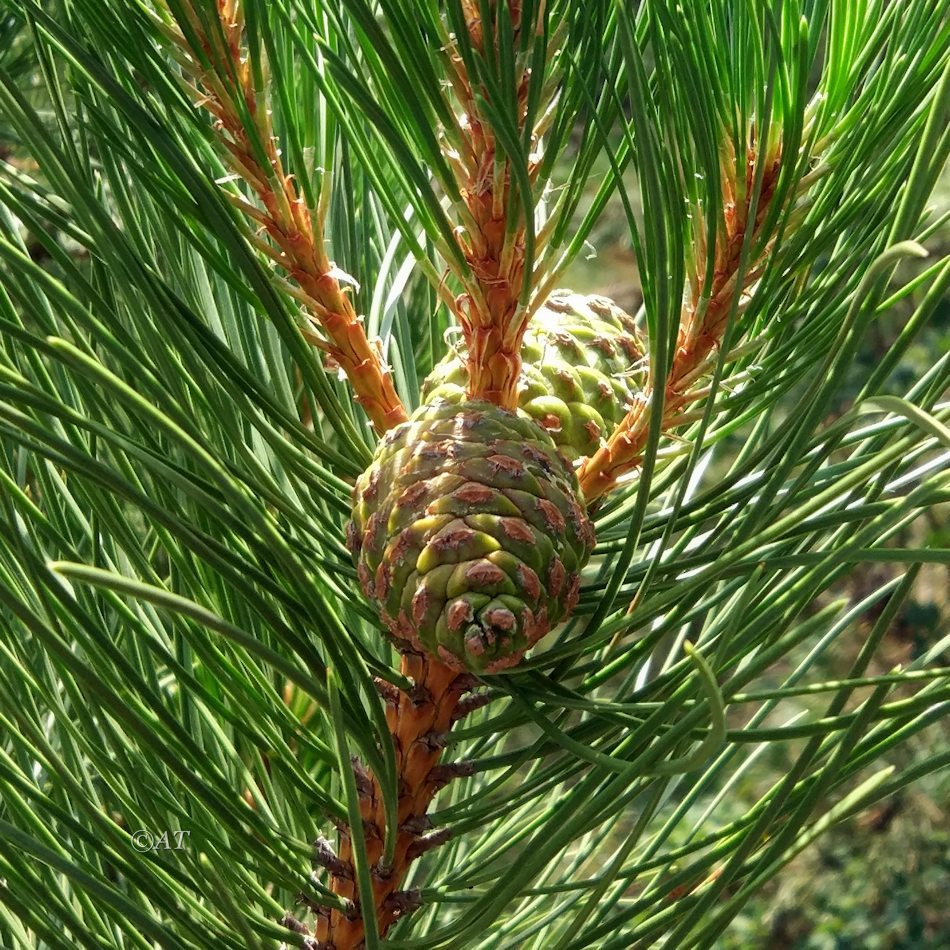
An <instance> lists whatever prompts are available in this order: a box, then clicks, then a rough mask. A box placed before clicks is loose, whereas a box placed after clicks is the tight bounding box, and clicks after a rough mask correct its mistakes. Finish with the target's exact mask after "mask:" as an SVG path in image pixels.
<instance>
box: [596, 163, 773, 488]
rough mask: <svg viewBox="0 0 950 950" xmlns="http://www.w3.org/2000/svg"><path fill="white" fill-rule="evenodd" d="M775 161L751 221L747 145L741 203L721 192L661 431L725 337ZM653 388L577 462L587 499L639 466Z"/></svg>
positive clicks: (676, 420)
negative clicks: (706, 285) (720, 210)
mask: <svg viewBox="0 0 950 950" xmlns="http://www.w3.org/2000/svg"><path fill="white" fill-rule="evenodd" d="M779 161H780V155H779V154H778V153H776V154H775V155H774V156H773V157H772V158H771V160H770V162H769V164H768V166H767V167H766V169H765V170H764V174H763V179H762V186H761V191H760V193H759V200H758V204H757V211H756V214H755V219H754V221H752V222H749V221H748V212H749V205H750V198H749V195H750V193H751V190H752V184H753V176H754V172H755V154H754V152H753V151H752V150H751V149H750V150H749V153H748V155H747V159H746V182H745V191H744V194H745V195H746V199H745V203H744V204H743V205H741V206H739V207H737V206H736V205H735V203H734V200H733V199H734V197H735V194H734V189H733V188H728V189H727V194H726V195H725V196H724V197H725V202H724V207H725V211H724V221H723V227H722V235H721V240H719V241H717V246H716V248H715V253H714V257H713V261H712V266H713V277H712V291H711V294H710V299H709V302H708V305H707V306H706V307H705V308H702V307H701V305H700V300H699V295H698V287H699V286H700V284H701V281H700V280H698V279H696V280H693V281H692V282H691V284H690V288H691V292H690V293H689V294H688V295H687V302H686V303H685V304H684V306H683V309H682V313H681V316H680V328H679V333H678V336H677V343H676V351H675V353H674V355H673V363H672V365H671V367H670V371H669V374H668V375H667V377H666V380H665V385H666V392H665V399H664V403H663V429H664V431H669V430H672V429H675V428H676V427H677V426H678V425H680V424H682V422H683V421H684V420H683V416H684V415H685V411H684V410H685V407H686V406H687V405H688V404H689V402H690V401H691V390H692V389H693V388H694V387H695V385H696V383H697V381H698V378H699V376H701V375H702V374H701V372H700V371H701V370H703V369H708V368H709V367H708V361H709V360H710V358H711V356H712V354H713V353H714V351H715V349H716V348H717V347H718V346H719V345H720V344H721V342H722V339H723V336H724V335H725V332H726V326H727V323H728V317H729V312H730V310H731V307H732V302H733V297H734V295H735V291H736V282H737V281H738V280H740V275H739V264H740V261H741V257H742V247H743V243H744V239H745V233H746V230H747V229H748V228H749V227H750V226H751V228H752V229H753V232H754V233H755V232H757V231H758V228H759V225H760V224H761V223H762V220H763V218H764V217H765V214H766V212H767V210H768V207H769V202H770V200H771V198H772V194H773V192H774V189H775V185H776V182H777V180H778V172H779ZM757 236H760V235H757ZM758 273H759V268H758V267H757V266H756V267H753V268H752V269H751V270H750V271H748V272H747V273H746V274H745V275H744V276H743V277H742V278H741V279H742V280H743V281H744V282H745V284H748V283H749V282H750V281H751V280H753V279H754V277H755V275H756V274H758ZM655 391H656V389H655V382H654V384H653V386H652V387H651V388H649V389H648V390H647V391H646V392H645V394H644V398H643V399H642V400H640V401H638V402H637V404H636V405H634V406H633V408H631V409H630V411H629V412H628V413H627V415H626V416H625V417H624V418H623V419H622V420H621V421H620V423H618V425H617V427H616V428H615V429H614V431H613V433H612V434H611V436H610V438H609V439H608V440H607V443H606V444H605V445H603V446H601V448H600V449H599V450H598V451H597V452H596V453H595V454H594V455H592V456H591V457H590V458H589V459H587V461H586V462H585V463H584V464H583V465H582V466H581V469H580V471H579V473H578V478H579V480H580V485H581V490H582V491H583V493H584V497H585V498H586V499H587V501H588V503H589V502H592V501H593V500H594V499H596V498H599V497H601V496H602V495H604V494H606V493H607V492H609V491H610V490H611V489H612V488H613V487H614V486H615V485H616V484H617V480H618V479H619V478H620V477H621V476H622V475H624V474H626V473H627V472H629V471H632V470H633V469H634V468H636V467H637V466H638V465H639V464H640V461H641V459H642V456H643V450H644V447H645V446H646V443H647V439H648V435H649V428H650V415H651V396H652V394H653V393H655Z"/></svg>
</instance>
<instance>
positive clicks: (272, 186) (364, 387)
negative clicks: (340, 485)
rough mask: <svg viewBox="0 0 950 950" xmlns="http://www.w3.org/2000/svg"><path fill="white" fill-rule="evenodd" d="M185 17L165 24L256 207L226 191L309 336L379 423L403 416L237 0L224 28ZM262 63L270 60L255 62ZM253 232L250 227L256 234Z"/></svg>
mask: <svg viewBox="0 0 950 950" xmlns="http://www.w3.org/2000/svg"><path fill="white" fill-rule="evenodd" d="M184 9H185V11H186V20H187V22H185V23H179V24H178V27H173V26H169V25H168V24H163V29H164V31H165V34H166V36H167V37H168V38H169V39H170V40H171V42H172V43H173V47H174V49H175V51H176V55H177V58H178V60H179V62H180V64H181V65H182V68H183V70H184V72H185V74H186V75H187V76H189V77H190V79H191V80H192V82H193V83H194V85H190V84H189V85H188V89H189V91H190V93H191V95H192V97H193V99H194V100H195V102H196V103H197V104H198V105H200V106H201V107H202V108H204V109H205V110H206V111H207V112H209V113H210V114H211V115H212V116H213V117H214V120H215V121H214V128H215V132H216V134H217V136H218V139H219V141H220V143H221V146H222V148H223V150H224V152H225V158H226V160H227V161H228V164H229V165H230V166H231V167H232V169H233V170H234V171H235V173H236V174H237V175H238V176H239V177H240V178H241V179H243V180H244V182H245V183H246V184H247V186H248V187H249V188H250V189H251V191H252V192H253V193H254V195H255V196H256V197H257V200H258V201H259V203H260V206H259V207H258V206H256V205H254V204H252V203H250V202H248V201H245V200H244V199H243V198H240V197H239V196H236V195H233V194H232V193H230V192H229V193H228V197H229V199H230V200H231V201H232V203H234V204H236V205H237V206H238V207H239V208H240V209H241V210H242V211H243V212H244V214H246V215H247V217H248V218H250V220H251V221H253V222H254V224H255V225H256V226H257V227H258V228H259V230H260V232H261V234H262V235H266V237H267V239H268V241H264V240H263V239H262V238H257V239H256V240H254V241H253V242H252V243H254V244H255V246H257V247H258V248H260V249H263V248H262V245H267V244H268V243H269V244H270V245H271V247H270V248H269V249H268V251H267V255H268V257H270V259H271V260H273V261H275V262H276V263H277V264H278V265H279V266H280V267H281V268H282V269H283V270H284V271H285V272H286V273H287V275H288V276H289V277H290V278H291V280H292V281H293V283H289V282H288V284H287V289H288V290H289V291H292V292H293V296H294V297H295V299H297V300H298V301H299V302H300V303H301V304H302V305H303V307H304V308H305V310H306V312H307V314H308V316H309V318H310V320H311V321H312V323H313V324H314V326H315V327H316V328H319V330H320V331H322V336H319V337H315V335H312V334H311V335H310V336H309V337H308V338H309V339H311V341H312V342H315V343H316V345H318V346H319V347H320V348H321V349H322V350H324V351H325V352H326V353H327V355H328V357H329V360H330V367H334V366H338V367H339V368H340V369H342V370H343V372H344V373H345V374H346V376H347V378H348V379H349V381H350V384H351V385H352V387H353V389H354V391H355V393H356V398H357V400H358V401H359V403H360V404H361V405H362V406H363V408H364V409H365V410H366V413H367V415H368V416H369V417H370V419H371V420H372V422H373V425H374V426H375V427H376V429H377V431H379V432H385V431H386V430H387V429H390V428H392V427H393V426H394V425H398V424H399V423H400V422H403V421H404V420H405V419H406V411H405V408H404V407H403V404H402V402H401V401H400V399H399V396H398V395H397V394H396V390H395V387H394V386H393V380H392V373H391V372H390V371H389V369H388V368H387V367H386V366H385V363H384V361H383V357H382V349H381V346H380V344H379V342H378V341H375V342H370V340H369V339H368V338H367V336H366V332H365V330H364V328H363V324H362V319H361V318H360V317H359V316H358V315H357V313H356V310H355V308H354V306H353V302H352V300H351V298H350V295H349V288H348V287H346V286H345V285H344V284H343V283H341V281H345V280H346V276H345V275H343V274H342V272H341V271H339V270H338V269H337V268H336V267H335V266H334V264H333V263H332V262H331V261H330V260H329V259H328V258H327V254H326V250H325V249H324V246H323V228H322V221H321V219H320V213H319V212H315V211H314V210H313V209H311V208H310V207H308V205H307V202H306V200H305V197H304V195H303V193H302V192H301V190H300V189H299V188H298V186H297V184H296V182H295V180H294V177H293V175H291V174H288V173H287V172H286V170H285V168H284V165H283V162H282V159H281V156H280V150H279V148H278V145H277V140H276V137H275V136H274V132H273V127H272V123H271V119H270V113H269V110H268V106H267V101H266V97H265V96H264V95H263V94H262V93H261V92H259V90H258V89H257V88H256V87H255V81H254V72H253V69H252V63H251V60H250V58H249V56H248V54H247V50H246V49H245V48H244V47H243V34H244V20H243V14H242V10H241V4H240V3H239V2H238V0H218V18H219V21H220V27H221V31H220V34H219V33H218V32H217V31H215V30H212V31H210V32H208V31H206V30H205V27H204V23H203V22H202V20H201V18H200V17H199V16H198V14H197V13H196V11H195V10H194V9H193V8H192V7H191V6H190V5H187V4H186V5H185V7H184ZM258 66H260V67H261V68H263V67H264V66H266V63H263V62H261V63H258ZM252 237H253V236H252Z"/></svg>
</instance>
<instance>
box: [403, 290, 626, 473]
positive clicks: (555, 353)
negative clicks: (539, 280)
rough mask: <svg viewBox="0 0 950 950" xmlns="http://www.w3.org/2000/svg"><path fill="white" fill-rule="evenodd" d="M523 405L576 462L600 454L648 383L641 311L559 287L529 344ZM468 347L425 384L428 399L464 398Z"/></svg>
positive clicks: (526, 343)
mask: <svg viewBox="0 0 950 950" xmlns="http://www.w3.org/2000/svg"><path fill="white" fill-rule="evenodd" d="M521 358H522V361H523V366H522V379H521V387H520V395H519V401H518V405H519V409H520V411H521V412H522V413H523V414H524V415H526V416H529V417H530V418H532V419H534V421H535V422H536V423H537V424H538V425H539V426H541V427H542V428H543V429H545V431H547V433H548V434H549V435H550V436H551V437H552V438H553V439H554V441H555V443H556V444H557V446H558V448H559V449H560V450H561V452H562V453H563V454H564V455H565V456H566V457H567V458H568V459H570V460H571V461H572V462H573V461H575V460H576V459H579V458H583V457H585V456H590V455H593V454H594V452H596V451H597V449H598V448H600V444H601V440H602V439H604V438H606V437H607V436H608V435H610V433H611V432H612V431H613V428H614V426H615V425H616V424H617V423H618V422H619V421H620V420H621V419H622V418H623V417H624V415H625V414H626V411H627V409H628V407H629V405H630V403H631V402H632V401H633V399H634V396H635V394H636V392H637V391H639V389H640V388H641V384H642V379H643V371H642V368H641V364H642V358H643V346H642V343H641V341H640V336H639V333H638V331H637V329H636V327H635V325H634V322H633V318H632V317H630V316H629V315H628V314H626V313H624V311H623V310H621V309H620V308H619V307H618V306H617V305H616V304H614V303H613V302H612V301H610V300H608V299H607V298H606V297H597V296H591V297H585V296H583V295H582V294H576V293H573V292H572V291H569V290H556V291H555V292H554V293H553V294H552V295H551V296H550V297H549V298H548V301H547V303H545V305H544V306H543V307H541V308H540V310H538V312H537V313H536V314H535V316H534V318H533V319H532V321H531V325H530V327H529V328H528V332H527V333H526V334H525V339H524V345H523V347H522V351H521ZM467 381H468V373H467V371H466V368H465V354H464V352H461V351H460V350H455V351H453V352H450V353H449V355H448V356H446V357H445V359H443V360H442V361H441V362H440V363H438V364H437V365H436V366H435V367H434V368H433V370H432V372H431V373H430V374H429V376H428V377H427V378H426V381H425V383H424V384H423V389H422V395H423V400H424V401H426V402H431V401H433V400H436V399H447V400H449V401H451V402H462V401H463V400H464V399H465V386H466V383H467Z"/></svg>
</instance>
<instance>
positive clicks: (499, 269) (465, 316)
mask: <svg viewBox="0 0 950 950" xmlns="http://www.w3.org/2000/svg"><path fill="white" fill-rule="evenodd" d="M463 9H464V11H465V15H466V24H467V26H468V31H469V38H470V41H471V44H472V46H473V47H474V48H475V49H476V50H478V51H481V52H484V51H485V49H486V47H488V46H492V45H494V46H495V47H496V51H495V55H498V54H499V53H498V50H497V44H498V42H499V38H498V36H497V35H496V27H495V21H494V12H495V4H494V3H489V9H490V10H491V11H492V13H493V17H492V20H491V22H485V23H483V22H482V17H481V14H482V10H483V7H482V5H480V4H479V3H478V2H475V0H463ZM506 15H507V16H508V17H510V19H511V30H512V32H511V34H510V37H509V39H511V41H512V42H513V43H514V44H515V46H516V47H517V45H518V43H519V36H520V30H521V29H522V23H521V5H520V3H509V4H508V10H507V14H506ZM536 15H538V16H540V15H541V14H540V13H536ZM449 64H450V67H451V70H452V76H453V83H452V85H453V89H454V90H455V92H456V95H457V96H458V98H459V100H460V103H459V104H460V106H461V109H462V112H463V114H464V122H462V123H461V124H460V127H459V129H458V133H459V135H460V136H461V138H462V139H463V141H464V145H463V147H462V150H461V153H460V154H459V155H458V158H457V160H456V162H455V163H454V164H453V168H455V169H456V174H457V177H458V185H459V192H460V194H461V195H462V199H463V201H464V202H465V207H466V210H467V218H466V222H465V227H464V228H461V229H459V231H458V232H457V234H458V242H459V248H460V250H461V251H462V254H463V255H464V257H465V259H466V261H467V262H468V265H469V270H470V272H471V276H470V278H468V279H467V281H466V292H465V293H464V294H463V295H462V297H461V298H460V299H459V301H458V306H457V311H456V312H457V313H458V314H459V317H460V321H461V324H462V331H463V333H464V334H465V341H466V352H467V363H468V390H467V391H468V396H469V398H471V399H485V400H487V401H488V402H492V403H495V404H496V405H499V406H502V407H504V408H506V409H514V408H515V407H516V406H517V404H518V382H519V377H520V375H521V356H520V353H521V342H522V340H523V338H524V334H525V331H526V329H527V326H528V320H527V314H526V312H524V309H523V308H521V310H520V311H519V299H520V297H521V292H522V288H523V285H524V278H525V266H526V263H527V262H526V260H525V222H526V215H529V214H533V213H534V209H533V208H531V207H525V204H524V201H523V200H522V199H523V196H522V195H520V194H514V193H513V189H512V169H511V160H510V159H509V158H508V157H507V156H504V157H502V155H500V154H499V150H498V146H497V143H496V141H495V136H494V133H493V131H492V127H491V123H490V122H489V121H486V120H485V118H484V116H483V115H482V114H481V110H480V106H479V102H478V100H479V96H478V95H477V94H476V91H475V89H473V85H472V81H471V77H470V76H469V75H468V73H467V70H466V66H465V63H464V61H463V59H462V57H461V56H460V55H458V54H457V53H454V54H453V52H452V51H451V50H450V51H449ZM529 78H530V77H529V72H528V70H527V69H522V70H521V73H520V76H519V78H516V84H517V88H518V113H517V115H518V121H519V124H520V125H523V124H524V122H525V121H526V119H527V101H528V84H529ZM481 94H482V95H484V94H485V90H484V89H483V90H481ZM536 171H537V163H536V162H529V167H528V175H529V179H531V180H533V179H534V175H535V173H536Z"/></svg>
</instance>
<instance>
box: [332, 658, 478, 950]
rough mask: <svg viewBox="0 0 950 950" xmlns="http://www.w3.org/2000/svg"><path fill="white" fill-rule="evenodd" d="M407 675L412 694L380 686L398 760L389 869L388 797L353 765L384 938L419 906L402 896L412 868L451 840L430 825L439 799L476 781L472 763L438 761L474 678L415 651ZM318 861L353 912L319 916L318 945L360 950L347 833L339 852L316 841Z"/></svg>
mask: <svg viewBox="0 0 950 950" xmlns="http://www.w3.org/2000/svg"><path fill="white" fill-rule="evenodd" d="M402 673H403V675H405V676H407V677H409V678H410V679H411V680H412V683H413V687H412V689H410V690H408V691H406V690H400V689H397V688H396V687H394V686H391V685H390V684H381V689H380V693H381V695H382V696H383V698H384V699H385V700H386V718H387V720H388V723H389V729H390V732H391V734H392V739H393V747H394V751H395V755H396V776H397V795H398V804H397V821H398V829H397V833H396V848H395V853H394V856H393V860H392V863H391V865H390V866H389V867H384V866H383V857H384V855H383V837H384V833H385V828H386V818H385V812H384V809H383V796H382V790H381V789H380V786H379V783H378V782H377V780H376V778H375V776H373V775H372V774H371V773H369V772H367V771H366V770H365V769H364V767H363V766H362V765H361V764H360V763H359V762H354V769H355V772H356V779H357V789H358V790H359V794H360V811H361V814H362V818H363V830H364V833H365V838H366V850H367V857H368V859H369V862H370V866H371V868H372V886H373V899H374V903H375V907H374V911H375V914H376V922H377V926H378V928H379V932H380V934H381V935H382V934H385V933H386V931H387V930H388V929H389V928H390V927H391V926H392V925H393V924H394V923H395V922H396V921H397V920H398V919H399V918H400V917H402V916H403V915H404V914H406V913H409V912H410V911H411V910H413V909H414V908H415V907H416V906H418V898H417V895H415V894H414V893H413V892H406V891H401V890H400V886H401V885H402V882H403V881H404V880H405V877H406V872H407V871H408V870H409V866H410V864H411V863H412V862H413V861H414V860H416V858H418V857H420V856H421V855H422V854H424V853H425V852H427V851H429V850H431V849H432V848H435V847H438V846H439V845H440V844H443V843H444V842H445V841H446V840H448V832H447V831H446V830H445V829H441V830H433V829H432V827H431V825H430V823H429V820H428V819H427V818H426V814H427V812H428V810H429V805H430V804H431V802H432V799H433V797H434V796H435V794H436V792H438V790H439V789H440V788H442V787H443V786H444V785H445V784H447V783H448V782H449V781H451V780H452V779H453V778H456V777H458V776H461V775H466V774H471V765H470V763H465V762H460V763H453V764H451V765H440V759H441V757H442V747H443V744H444V740H443V737H444V736H445V734H446V733H448V731H449V730H450V729H451V728H452V723H453V722H454V721H456V720H457V719H458V718H459V713H460V711H465V707H464V706H460V704H461V701H462V697H463V696H465V694H466V693H467V692H468V691H469V690H471V689H472V687H473V686H474V685H475V680H474V678H473V677H471V676H469V675H468V674H465V673H458V672H457V671H455V670H451V669H449V668H448V667H447V666H444V665H443V664H441V663H439V662H438V661H437V660H434V659H432V658H430V657H427V656H423V655H421V654H418V653H411V652H410V653H405V654H404V655H403V659H402ZM472 705H473V706H474V704H472ZM316 861H317V863H318V864H320V865H322V866H323V867H324V868H325V869H326V870H327V872H328V874H329V885H330V889H331V890H332V891H333V893H334V894H337V895H339V896H340V897H342V898H344V899H345V900H346V901H348V902H350V903H349V905H348V906H350V907H352V913H350V914H346V913H344V912H342V911H339V910H330V911H328V912H326V913H323V914H321V915H320V916H319V917H318V919H317V922H316V937H317V940H318V941H319V944H318V945H319V946H322V947H327V948H330V947H332V948H334V950H355V948H358V947H360V946H362V943H363V939H364V936H365V927H364V924H363V916H362V912H361V907H360V902H359V894H358V891H357V887H356V883H355V873H354V868H353V849H352V843H351V841H350V835H349V831H348V829H347V828H345V827H343V828H341V829H340V834H339V846H338V848H337V851H336V852H335V853H334V852H332V851H330V850H329V849H328V846H327V845H326V843H324V842H318V845H317V855H316Z"/></svg>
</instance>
